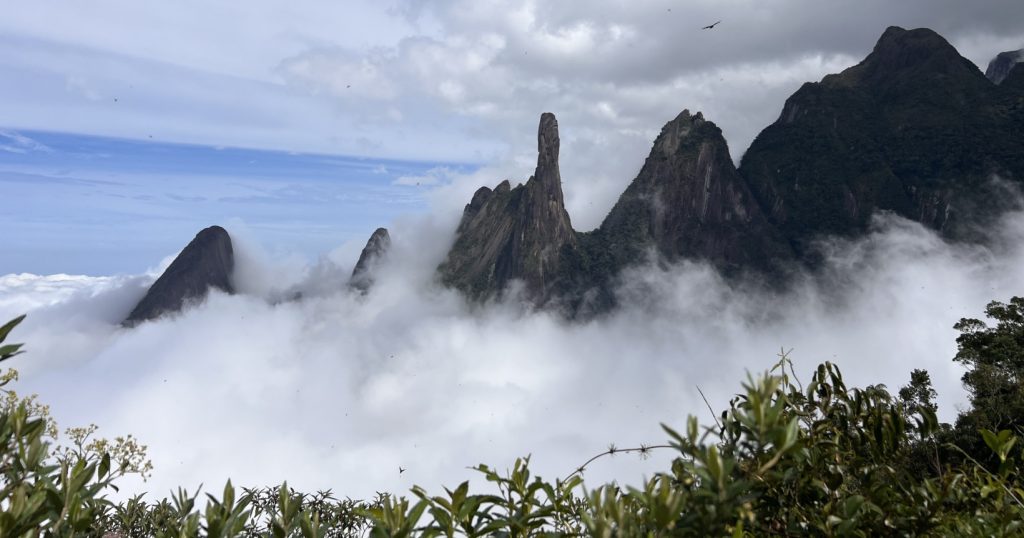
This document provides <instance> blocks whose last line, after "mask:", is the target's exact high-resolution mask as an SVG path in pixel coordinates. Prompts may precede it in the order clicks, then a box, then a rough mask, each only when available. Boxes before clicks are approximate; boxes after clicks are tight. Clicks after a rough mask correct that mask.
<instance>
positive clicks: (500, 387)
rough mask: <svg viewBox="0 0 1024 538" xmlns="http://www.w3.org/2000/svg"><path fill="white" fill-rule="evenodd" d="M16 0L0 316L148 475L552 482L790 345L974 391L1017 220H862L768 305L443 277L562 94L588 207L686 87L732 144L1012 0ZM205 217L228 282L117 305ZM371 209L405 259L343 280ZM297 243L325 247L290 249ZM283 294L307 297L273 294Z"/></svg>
mask: <svg viewBox="0 0 1024 538" xmlns="http://www.w3.org/2000/svg"><path fill="white" fill-rule="evenodd" d="M0 1H4V0H0ZM4 7H5V8H6V9H4V10H3V12H4V15H3V16H2V17H0V81H3V82H2V83H0V199H3V200H5V201H8V200H17V201H18V203H17V204H6V206H5V210H4V213H2V214H0V227H2V228H3V229H5V230H13V229H16V230H20V231H23V232H25V233H24V234H5V235H4V239H3V240H2V241H3V242H2V243H0V250H2V251H3V255H4V258H2V259H0V274H3V273H12V274H7V275H4V276H0V320H5V319H7V318H10V317H13V316H14V315H17V314H20V313H23V312H26V311H27V312H29V317H28V319H27V321H26V322H25V324H24V325H23V326H22V327H19V329H18V330H17V331H16V332H15V334H14V335H13V337H12V338H13V340H14V341H19V342H22V341H23V342H26V344H27V346H26V349H27V350H28V353H26V354H25V355H24V356H20V357H18V358H17V359H15V361H13V362H14V364H13V366H15V367H17V368H19V369H21V370H22V372H23V378H22V382H21V388H22V389H23V390H27V391H31V392H38V393H40V396H41V398H42V399H43V400H44V401H46V402H48V403H51V404H52V405H53V410H54V413H55V414H56V416H57V417H58V419H59V420H60V421H61V422H62V424H63V425H81V424H88V423H97V424H99V425H100V426H101V428H102V430H101V431H102V432H104V433H106V434H108V435H117V434H123V433H129V432H130V433H133V434H135V435H136V436H137V437H139V438H140V439H141V440H142V441H143V442H144V443H147V444H149V446H150V450H151V455H152V457H153V459H154V463H155V464H156V471H155V473H154V477H153V480H152V482H150V483H149V484H147V485H144V486H143V485H139V486H137V487H139V488H142V489H147V490H150V491H153V492H155V493H156V494H158V495H163V494H165V493H166V492H167V491H168V490H169V489H170V488H172V487H174V486H177V485H185V486H188V487H195V486H196V485H198V484H199V483H200V482H203V483H206V484H207V485H210V484H214V485H219V483H220V482H221V481H222V480H223V479H225V478H227V477H228V476H231V477H233V478H234V479H235V481H236V483H242V484H247V485H260V484H273V483H276V482H279V481H281V480H284V479H288V480H289V481H290V483H292V484H293V485H295V486H298V487H303V488H307V489H313V488H328V487H330V488H333V489H334V490H335V491H337V492H339V493H340V494H342V495H352V496H366V495H371V494H372V493H373V492H374V491H378V490H392V491H402V490H404V489H405V488H406V487H408V486H411V485H412V484H414V483H416V484H421V485H424V486H427V487H428V488H430V489H436V487H437V486H438V485H439V484H440V483H444V484H446V485H449V486H451V485H454V484H456V483H457V481H458V480H461V479H462V478H464V477H467V476H470V475H471V473H469V472H468V471H466V469H465V467H466V466H468V465H474V464H476V463H480V462H484V463H488V464H493V465H495V466H498V467H503V466H507V465H511V462H512V459H513V458H515V457H516V456H521V455H525V454H527V453H531V452H532V453H533V455H534V462H535V464H536V465H537V466H538V468H539V469H541V470H542V471H543V474H545V475H546V476H547V477H549V478H552V477H554V476H555V475H564V474H567V473H568V472H570V471H571V470H572V469H574V468H575V466H576V465H578V464H579V463H580V462H581V461H583V460H585V459H586V458H587V457H589V456H590V455H592V454H594V453H595V452H598V451H601V450H603V449H604V448H606V447H607V445H608V444H609V443H616V444H617V445H619V446H626V445H631V444H637V443H645V442H647V443H650V442H659V441H661V440H662V439H663V438H664V436H663V434H662V433H661V432H660V429H659V427H658V423H659V422H667V423H669V424H677V425H678V424H681V423H682V421H683V420H684V418H685V416H686V415H687V414H688V413H698V414H701V413H704V405H703V403H702V401H701V400H700V398H699V395H698V394H697V393H696V389H695V387H696V386H698V385H699V386H700V387H701V388H702V389H703V390H704V392H705V393H706V394H707V395H708V397H709V398H710V400H711V401H712V402H713V404H715V405H716V407H721V406H723V405H725V403H726V402H727V401H728V399H729V398H730V397H731V396H732V394H733V392H734V391H736V390H737V389H738V383H739V381H740V380H742V379H743V372H744V370H748V369H749V370H761V369H764V368H766V367H768V366H769V365H770V364H771V363H772V362H773V361H774V360H775V355H774V354H775V353H776V352H777V350H779V349H780V348H785V349H790V348H793V349H794V351H793V358H794V359H795V360H796V361H797V365H798V371H801V372H807V371H809V369H810V368H812V367H813V366H814V365H815V364H817V362H819V361H822V360H835V361H836V362H838V363H839V364H840V365H841V366H843V367H844V369H845V371H846V373H847V375H848V376H849V378H850V380H851V381H852V382H853V383H855V384H865V383H877V382H883V383H886V384H887V385H888V386H889V387H890V388H891V389H896V388H898V386H899V385H900V384H902V383H905V382H906V381H907V380H908V379H909V372H910V371H911V370H912V369H914V368H928V369H929V370H930V371H931V373H932V376H933V379H934V380H935V384H936V387H937V388H938V389H939V392H940V405H941V406H942V413H943V416H944V418H946V419H949V418H951V417H952V416H953V415H954V414H955V410H956V406H957V405H958V404H960V403H962V402H963V401H964V400H965V395H964V393H963V391H962V389H961V387H960V383H959V377H960V375H961V373H962V372H961V371H960V370H959V369H958V367H957V366H956V365H954V364H953V363H952V362H951V360H950V359H951V357H952V356H953V354H954V353H955V344H954V339H955V336H956V334H955V332H954V331H953V330H952V328H951V327H952V325H953V323H954V322H955V321H956V320H957V319H959V318H960V317H962V316H979V315H981V312H982V310H983V308H984V305H985V303H986V302H987V301H989V300H991V299H996V298H999V299H1006V298H1008V297H1009V296H1011V295H1014V294H1020V290H1019V283H1020V282H1021V281H1022V278H1024V273H1022V268H1024V253H1022V251H1021V249H1020V245H1021V244H1024V243H1022V238H1024V224H1022V222H1024V220H1022V219H1024V217H1022V215H1021V214H1012V215H1010V216H1008V218H1007V219H1006V220H1005V221H1004V222H1003V223H1002V224H1001V226H1000V228H999V229H998V230H996V231H994V232H993V234H992V237H993V243H992V245H989V246H987V247H967V246H962V245H961V246H951V245H948V244H945V243H944V242H942V241H941V240H940V239H938V238H937V237H935V236H934V235H933V234H931V233H930V232H928V231H926V230H923V229H921V228H920V227H918V226H916V225H913V224H911V223H908V222H906V221H902V220H900V219H895V218H891V217H884V216H882V217H880V218H879V219H878V220H877V222H876V227H875V228H874V230H873V232H872V233H871V234H870V235H869V236H867V237H866V238H864V239H862V240H858V241H853V242H837V243H833V244H832V245H831V254H832V255H831V257H830V262H829V263H830V265H829V266H828V270H827V271H825V272H824V273H823V274H824V276H823V277H821V278H817V279H816V278H811V277H808V278H807V279H805V280H804V281H802V282H801V283H799V284H797V285H796V286H795V287H794V289H793V290H791V291H790V292H788V293H786V294H781V295H772V294H764V293H760V292H756V291H752V290H745V289H742V288H731V287H729V286H726V285H724V284H723V283H722V282H721V281H720V280H719V279H718V277H717V276H716V275H715V274H714V273H713V272H712V271H710V270H709V269H708V268H707V267H704V266H702V265H700V264H683V265H681V266H678V267H674V268H671V269H668V270H665V269H659V268H650V267H648V268H640V269H637V270H636V271H634V272H631V273H629V274H628V275H626V276H625V278H624V279H623V285H622V287H621V289H620V293H621V294H622V296H623V298H624V302H625V304H626V306H625V307H624V308H623V309H621V310H619V311H618V312H616V313H615V314H614V315H612V316H610V317H608V318H605V319H601V320H595V321H593V322H590V323H585V324H567V323H566V322H564V321H563V320H560V319H557V318H554V317H552V316H549V315H547V314H543V313H539V314H526V313H524V312H523V311H522V310H521V309H520V308H518V305H517V304H516V303H515V302H514V301H512V302H510V303H507V304H498V305H489V306H487V307H484V308H475V309H473V308H468V307H467V305H466V304H464V303H463V301H462V300H461V299H460V298H459V297H458V296H457V295H455V294H454V293H452V292H451V291H449V290H443V289H439V288H438V287H437V286H436V285H435V284H434V282H433V280H432V275H433V270H434V268H436V267H437V264H438V263H439V262H440V261H441V259H442V257H443V256H444V253H445V250H446V248H447V247H448V245H449V244H450V242H451V239H452V235H451V233H452V231H453V230H454V227H455V223H456V221H457V219H458V216H459V214H460V212H461V209H462V207H463V205H464V204H465V203H466V202H467V201H468V199H469V196H470V194H471V193H472V192H473V191H474V190H475V189H476V188H477V187H479V186H480V185H492V186H493V185H494V184H496V183H497V182H498V181H500V180H501V179H504V178H511V179H513V180H514V181H515V180H518V181H522V180H525V179H526V177H527V176H528V175H529V173H531V172H532V170H533V166H534V163H535V158H536V154H535V153H536V138H535V137H536V125H537V119H538V117H539V115H540V113H541V112H544V111H551V112H554V113H556V114H557V115H558V117H559V125H560V127H561V130H562V132H561V135H562V149H561V157H562V177H563V180H564V185H563V187H564V189H565V191H566V200H567V204H568V209H569V213H570V216H571V218H572V219H573V222H574V225H575V227H576V228H577V229H581V230H585V229H589V228H592V227H593V226H595V225H597V224H598V222H599V221H600V219H601V218H602V217H603V216H604V214H605V213H606V212H607V210H608V209H609V208H610V206H611V205H612V203H613V202H614V200H615V199H616V198H617V197H618V195H619V194H620V193H621V191H622V189H623V188H624V187H625V185H626V184H627V183H628V182H629V181H630V180H631V179H632V177H633V176H634V175H635V173H636V171H637V170H638V169H639V168H640V165H641V164H642V162H643V159H644V158H645V156H646V154H647V152H648V150H649V148H650V145H651V143H652V142H653V140H654V137H655V135H656V134H657V132H658V131H659V130H660V128H661V126H662V125H663V124H664V123H665V122H666V121H668V120H670V119H671V118H673V117H675V116H676V114H678V112H679V111H680V110H682V109H683V108H689V109H690V110H701V111H703V112H704V113H705V115H706V116H707V117H708V118H709V119H710V120H712V121H715V122H716V123H718V124H719V125H720V126H721V127H722V128H723V130H724V132H725V135H726V137H727V139H728V140H729V143H730V146H731V148H732V151H733V157H734V158H738V157H739V156H740V155H741V154H742V151H743V150H744V149H745V148H746V146H747V145H748V144H749V142H750V141H751V140H752V139H753V137H754V136H755V135H756V133H757V132H758V131H759V130H760V129H761V128H763V127H764V126H766V125H767V124H768V123H770V122H771V121H773V120H774V119H775V117H776V116H777V114H778V112H779V111H780V110H781V107H782V104H783V101H784V100H785V98H786V97H787V96H788V95H789V94H790V93H792V92H793V91H795V90H796V89H797V88H798V87H799V86H800V84H802V83H804V82H805V81H809V80H818V79H820V78H821V77H822V76H823V75H825V74H827V73H830V72H836V71H839V70H842V69H844V68H845V67H848V66H850V65H853V64H855V63H856V62H858V61H859V60H860V59H861V58H862V57H864V56H865V55H866V54H867V53H868V52H869V51H870V50H871V47H872V46H873V44H874V42H875V40H876V39H877V37H878V36H879V35H880V34H881V33H882V31H883V30H884V29H885V28H886V27H887V26H889V25H900V26H903V27H908V28H910V27H921V26H927V27H931V28H933V29H935V30H937V31H938V32H940V33H941V34H943V35H944V36H945V37H946V38H947V39H949V40H950V41H951V42H952V43H953V44H954V45H956V46H957V47H958V48H959V50H960V51H961V53H962V54H964V55H965V56H967V57H968V58H969V59H971V60H972V61H974V62H975V63H976V64H979V65H982V66H983V65H984V64H985V63H986V62H987V61H988V59H989V58H991V57H992V56H994V55H995V54H996V53H997V52H999V51H1003V50H1010V49H1017V48H1021V47H1022V46H1024V28H1022V27H1021V26H1020V20H1021V14H1022V8H1021V6H1020V2H1019V0H1005V1H1004V0H990V1H978V2H960V1H954V0H904V1H901V2H898V3H896V2H889V1H882V0H864V1H859V2H852V1H851V2H822V1H812V0H778V1H774V2H757V1H752V0H749V1H739V0H737V1H720V0H714V1H712V0H707V1H683V0H673V1H668V0H666V1H656V2H644V3H639V4H638V3H635V2H633V3H628V2H620V1H612V0H597V1H592V2H586V3H584V2H572V3H570V2H537V1H514V2H513V1H501V0H492V1H488V0H484V1H471V0H438V1H431V2H423V1H393V2H370V1H361V0H359V1H352V2H330V1H326V0H324V1H312V0H311V1H307V2H297V3H296V2H293V3H290V4H282V3H279V2H271V1H269V0H253V1H250V2H245V3H237V2H198V1H195V0H184V1H180V2H170V3H162V4H152V3H145V4H142V3H138V2H130V1H127V0H118V1H115V0H97V1H93V2H58V1H55V0H34V1H31V2H29V1H16V0H6V1H4ZM716 20H721V21H722V22H721V24H720V25H719V26H717V27H716V28H715V29H714V30H709V31H705V30H701V29H700V27H701V26H704V25H706V24H710V23H712V22H715V21H716ZM240 148H241V149H240ZM214 223H219V224H224V225H226V226H227V227H228V229H229V231H230V232H231V235H232V238H233V242H234V244H235V248H236V252H237V255H238V263H237V266H236V274H235V279H236V284H237V287H238V288H239V291H240V293H239V294H238V295H235V296H230V297H229V296H224V295H219V294H214V295H213V296H211V297H210V299H209V300H208V301H207V302H206V303H204V304H203V305H202V306H199V307H197V308H195V309H192V310H189V311H187V312H186V313H185V314H184V315H182V316H180V317H176V318H168V319H163V320H160V321H157V322H154V323H147V324H143V325H142V326H139V327H137V328H135V329H132V330H125V329H122V328H120V327H119V326H118V323H119V322H120V321H121V319H123V317H124V316H125V315H126V314H127V312H128V311H130V310H131V308H132V306H133V305H134V303H135V302H136V301H137V300H138V299H139V298H140V297H141V295H142V293H143V292H144V290H145V287H146V286H147V285H148V284H149V283H150V282H151V281H152V279H153V278H154V277H155V276H156V275H157V274H158V273H159V271H160V269H161V268H162V267H166V264H167V263H169V259H168V258H167V256H168V255H172V254H174V253H175V252H176V250H177V249H178V248H180V246H181V245H183V244H184V243H185V242H187V241H188V239H190V238H191V236H192V234H194V233H195V232H196V231H197V230H198V228H199V227H201V226H206V225H209V224H214ZM377 225H388V226H389V227H390V228H391V235H392V238H393V240H394V250H393V252H392V254H391V256H390V258H389V259H388V261H387V262H386V263H385V264H384V266H383V267H382V273H381V274H380V275H379V278H378V284H377V286H376V287H375V288H374V289H373V291H371V293H370V294H369V295H368V296H365V297H363V296H359V295H356V294H351V293H349V292H348V291H346V289H345V287H344V281H345V278H346V276H347V274H348V272H349V271H350V270H351V265H352V263H353V262H354V260H355V258H356V255H357V254H358V249H359V247H360V246H361V243H362V242H363V241H365V239H366V236H367V234H368V232H369V231H370V230H372V229H373V228H374V227H376V226H377ZM310 252H313V253H319V254H322V255H323V257H322V258H319V259H317V258H316V256H315V255H314V256H301V255H297V254H309V253H310ZM12 253H15V254H12ZM118 256H121V257H122V258H118ZM115 259H116V260H119V261H116V262H114V261H111V260H115ZM86 266H87V268H82V267H86ZM147 268H150V269H149V270H147ZM68 272H77V273H89V274H92V275H94V276H69V275H65V274H60V273H68ZM33 273H46V274H43V275H40V274H33ZM111 275H114V276H111ZM295 290H301V291H303V296H304V297H305V299H304V300H302V301H300V302H283V303H282V302H280V299H281V298H283V297H288V296H290V294H291V292H293V291H295ZM704 420H705V421H707V420H709V417H708V416H707V415H704ZM663 463H664V460H663V459H658V457H656V458H655V459H654V460H652V461H650V462H640V461H637V460H635V459H630V458H620V459H617V460H614V461H611V462H604V463H602V465H601V466H600V467H598V468H595V470H594V471H593V473H592V474H590V475H588V478H591V479H592V480H595V481H597V480H605V479H612V478H615V479H619V480H621V481H623V482H628V483H636V482H637V480H638V479H639V475H640V474H641V473H647V474H650V473H651V472H653V471H655V470H658V469H660V468H661V467H659V465H662V464H663ZM399 466H402V467H404V468H407V469H408V471H407V472H406V473H404V474H402V475H401V476H399V474H398V472H397V470H398V467H399ZM131 489H134V488H131Z"/></svg>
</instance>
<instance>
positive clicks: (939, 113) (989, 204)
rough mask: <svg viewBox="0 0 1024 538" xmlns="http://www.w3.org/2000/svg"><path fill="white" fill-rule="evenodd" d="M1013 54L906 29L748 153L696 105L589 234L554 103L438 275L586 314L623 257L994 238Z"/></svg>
mask: <svg viewBox="0 0 1024 538" xmlns="http://www.w3.org/2000/svg"><path fill="white" fill-rule="evenodd" d="M1018 52H1019V51H1018ZM1015 54H1018V53H1002V54H1000V55H999V56H998V57H997V58H996V59H995V60H993V62H992V64H990V65H989V70H988V71H989V72H988V78H986V76H985V75H983V74H982V73H981V71H979V70H978V68H977V67H976V66H975V65H974V64H972V63H971V62H970V61H968V60H967V59H965V58H963V57H962V56H960V54H959V53H957V51H956V49H954V48H953V47H952V45H950V44H949V43H948V42H947V41H946V40H945V39H943V38H942V37H941V36H939V35H938V34H936V33H935V32H933V31H931V30H928V29H917V30H904V29H902V28H897V27H891V28H889V29H887V30H886V31H885V32H884V33H883V34H882V36H881V38H880V39H879V40H878V42H877V44H876V45H875V47H874V50H872V52H871V53H870V54H869V55H868V56H867V57H866V58H865V59H864V60H863V61H862V62H860V63H859V64H857V65H855V66H853V67H850V68H849V69H846V70H845V71H843V72H842V73H839V74H833V75H828V76H826V77H825V78H824V79H822V80H821V82H813V83H807V84H804V85H803V86H802V87H801V88H800V89H799V90H798V91H797V92H796V93H794V94H793V95H792V96H790V98H789V99H787V100H786V104H785V106H784V107H783V109H782V113H781V114H780V116H779V118H778V120H776V121H775V122H774V123H773V124H771V125H769V126H768V127H767V128H765V129H764V130H763V131H762V132H761V133H760V134H759V135H758V136H757V138H756V139H755V140H754V142H753V143H752V144H751V146H750V148H749V149H748V150H747V151H746V153H745V154H744V155H743V159H742V161H741V163H740V166H739V168H738V169H737V168H736V167H734V166H733V160H732V158H731V157H730V155H729V148H728V146H727V145H726V142H725V139H724V138H723V137H722V133H721V130H720V129H719V128H718V127H717V126H715V124H714V123H712V122H710V121H707V120H706V119H704V117H703V115H702V114H700V113H699V112H698V113H695V114H691V113H690V112H689V111H686V110H684V111H683V112H682V113H681V114H679V115H678V116H677V117H676V118H675V119H673V120H672V121H670V122H668V123H667V124H666V125H665V126H664V127H663V128H662V130H661V133H660V134H659V135H658V138H657V139H656V140H655V141H654V145H653V147H652V149H651V152H650V155H649V156H648V157H647V160H646V161H645V162H644V164H643V166H642V168H641V169H640V172H639V173H638V174H637V176H636V178H635V179H634V180H633V181H632V183H630V185H629V186H628V187H627V188H626V190H625V192H623V193H622V196H620V197H619V200H618V202H617V203H616V204H615V206H614V207H612V209H611V211H610V212H609V214H608V216H607V217H606V218H605V220H604V221H603V222H602V223H601V226H600V227H598V228H597V229H596V230H594V231H592V232H586V233H580V232H576V231H575V230H573V228H572V223H571V221H570V219H569V214H568V213H567V212H566V210H565V202H564V199H563V194H562V185H561V175H560V172H559V167H558V157H559V145H560V144H559V136H558V121H557V120H556V119H555V116H554V114H551V113H544V114H542V115H541V118H540V125H539V128H538V132H537V167H536V170H535V171H534V174H533V176H531V177H530V178H529V179H528V180H527V181H526V183H525V184H519V185H516V186H515V187H513V186H512V184H511V183H510V182H509V181H508V180H505V181H502V182H500V183H499V184H498V185H497V186H496V187H495V188H494V189H491V188H488V187H481V188H480V189H479V190H477V191H476V193H475V194H474V195H473V198H472V200H470V202H469V204H467V205H466V207H465V210H464V211H463V215H462V220H461V221H460V223H459V226H458V229H457V230H456V235H455V238H454V243H453V245H452V247H451V249H450V250H449V252H448V254H447V256H446V258H445V260H444V261H443V262H442V263H441V264H440V266H439V267H438V269H437V274H438V277H439V280H440V281H441V282H442V283H443V284H444V285H447V286H450V287H453V288H455V289H458V290H460V291H462V292H463V293H464V294H465V295H466V296H468V297H469V298H470V299H472V300H475V301H486V300H488V299H491V298H494V297H499V296H501V294H503V293H504V292H506V291H507V290H508V289H509V288H510V286H512V285H513V284H514V283H518V287H517V288H516V289H517V290H518V291H519V293H521V294H522V296H523V297H524V298H526V299H527V300H528V301H530V302H531V303H532V304H533V305H535V306H547V307H551V308H557V309H561V310H562V311H563V312H564V313H565V314H567V315H568V316H570V317H586V316H589V315H593V314H595V313H600V312H602V311H605V310H608V309H610V308H612V307H614V305H615V303H616V298H615V294H614V289H615V284H616V281H617V279H618V278H619V275H620V273H621V271H622V270H623V269H625V268H627V267H629V266H631V265H636V264H641V263H645V262H647V261H649V260H652V259H653V260H655V261H658V262H659V263H674V262H676V261H679V260H683V259H692V260H704V261H707V262H709V263H711V264H712V265H714V266H715V267H716V268H717V269H718V270H719V271H720V272H721V273H722V274H723V275H725V276H726V277H730V278H731V277H739V276H743V275H757V276H759V277H761V278H760V280H761V281H764V282H768V283H774V284H780V283H784V282H785V281H786V275H787V273H788V272H789V271H790V270H791V269H792V268H794V267H796V268H799V267H804V268H813V267H815V265H816V264H817V262H818V261H819V260H818V259H817V251H816V249H815V244H816V240H818V239H821V238H825V237H829V236H844V237H856V236H857V235H859V234H862V233H864V232H865V230H866V229H867V226H868V223H869V220H870V218H871V215H872V214H874V213H876V212H879V211H889V212H892V213H895V214H897V215H900V216H902V217H905V218H908V219H911V220H914V221H916V222H919V223H921V224H923V225H925V226H927V227H929V228H932V229H934V230H937V231H939V232H940V233H941V234H943V235H944V236H945V237H947V238H949V239H951V240H956V241H984V240H985V233H986V232H985V230H986V226H987V225H988V224H990V223H991V222H993V221H994V219H995V218H997V217H998V216H999V215H1000V214H1001V213H1002V212H1004V211H1005V210H1007V209H1010V208H1012V207H1016V204H1017V203H1018V199H1017V196H1015V195H1008V193H1009V192H1010V190H1012V188H1013V187H1014V186H1020V184H1021V182H1024V68H1022V67H1020V66H1019V65H1016V66H1015V63H1014V62H1019V54H1018V56H1014V55H1015ZM389 244H390V236H389V234H388V232H387V230H386V229H384V228H380V229H378V230H377V231H376V232H374V234H373V236H371V238H370V240H369V241H368V242H367V245H366V248H364V249H363V252H362V254H361V255H360V259H359V262H358V263H357V264H356V267H355V269H354V271H353V274H352V278H351V280H350V286H352V287H353V288H355V289H358V290H362V291H365V290H366V289H368V287H369V286H370V284H371V283H372V280H373V276H372V268H373V266H374V265H375V263H376V260H379V259H380V258H381V257H382V256H383V255H384V253H385V251H386V250H387V248H388V245H389ZM233 266H234V258H233V253H232V250H231V239H230V237H228V234H227V232H225V231H224V229H223V228H220V227H216V226H214V227H211V228H207V229H205V230H203V231H201V232H200V233H199V235H197V236H196V238H195V239H194V240H193V241H192V242H191V243H189V245H188V246H187V247H186V248H185V250H183V251H182V252H181V254H180V255H179V256H178V258H177V259H175V261H174V263H172V264H171V266H170V267H169V268H168V269H167V271H166V272H165V273H164V274H163V275H162V276H161V277H160V278H159V279H158V280H157V281H156V282H155V283H154V284H153V286H152V288H150V290H149V292H148V293H147V294H146V297H145V298H143V300H142V301H141V302H140V303H139V304H138V306H136V308H135V310H133V311H132V313H131V315H130V316H129V317H128V319H127V320H125V325H129V326H130V325H134V324H136V323H138V322H140V321H143V320H147V319H153V318H155V317H157V316H160V315H162V314H164V313H168V312H174V311H178V310H180V309H181V308H182V306H183V305H184V304H186V303H187V302H189V301H192V300H201V298H202V297H205V295H206V294H207V292H208V291H209V290H210V289H213V288H216V289H221V290H224V291H227V292H229V293H230V292H232V287H231V282H230V275H231V271H232V268H233Z"/></svg>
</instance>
